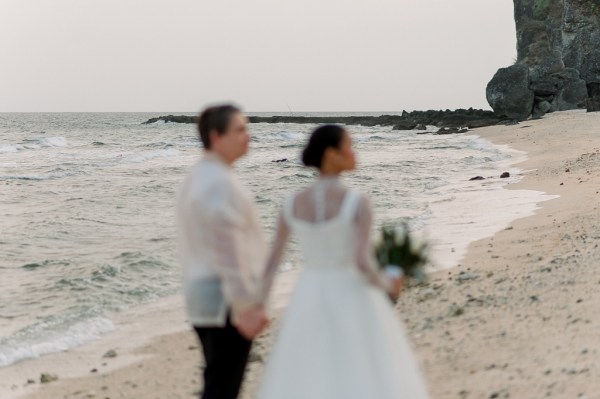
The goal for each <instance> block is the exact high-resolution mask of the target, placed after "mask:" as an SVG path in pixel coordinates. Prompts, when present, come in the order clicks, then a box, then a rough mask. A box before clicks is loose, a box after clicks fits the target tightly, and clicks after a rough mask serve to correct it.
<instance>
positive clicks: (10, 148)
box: [0, 144, 23, 154]
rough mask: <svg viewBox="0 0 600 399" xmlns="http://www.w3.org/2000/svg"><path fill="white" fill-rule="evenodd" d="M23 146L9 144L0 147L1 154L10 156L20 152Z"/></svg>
mask: <svg viewBox="0 0 600 399" xmlns="http://www.w3.org/2000/svg"><path fill="white" fill-rule="evenodd" d="M22 148H23V146H22V145H19V144H8V145H0V154H10V153H15V152H19V150H20V149H22Z"/></svg>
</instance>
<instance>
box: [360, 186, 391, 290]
mask: <svg viewBox="0 0 600 399" xmlns="http://www.w3.org/2000/svg"><path fill="white" fill-rule="evenodd" d="M356 223H357V229H356V231H357V233H356V234H357V240H356V243H357V244H356V251H355V254H354V256H355V260H356V265H357V266H358V269H359V270H360V272H361V273H363V274H364V275H365V277H366V278H367V280H369V282H370V283H371V284H373V285H375V286H377V287H380V288H382V289H383V290H385V291H386V292H389V291H390V290H391V283H390V282H389V281H388V279H387V278H385V276H384V275H383V274H382V273H380V271H379V268H378V267H377V261H376V260H375V256H374V254H373V247H372V245H371V239H370V236H371V225H372V223H373V212H372V210H371V204H370V202H369V199H368V198H367V197H365V196H363V197H361V199H360V201H359V204H358V210H357V213H356Z"/></svg>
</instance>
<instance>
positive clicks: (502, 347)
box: [0, 111, 600, 399]
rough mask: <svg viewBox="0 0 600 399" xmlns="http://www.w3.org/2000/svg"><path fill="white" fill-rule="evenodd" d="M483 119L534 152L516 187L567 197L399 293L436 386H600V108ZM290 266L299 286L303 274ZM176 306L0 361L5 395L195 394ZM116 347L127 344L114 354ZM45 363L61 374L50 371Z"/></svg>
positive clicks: (491, 392) (446, 390) (477, 392)
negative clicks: (83, 339) (151, 324)
mask: <svg viewBox="0 0 600 399" xmlns="http://www.w3.org/2000/svg"><path fill="white" fill-rule="evenodd" d="M474 132H475V133H476V134H477V135H479V136H481V137H483V138H486V139H489V140H491V141H492V142H494V143H496V144H507V145H510V146H511V147H512V148H515V149H518V150H523V151H526V152H527V153H528V158H529V159H528V160H527V161H526V162H525V163H524V164H522V165H518V166H519V167H520V168H522V169H523V170H525V171H529V172H527V173H526V176H525V178H524V179H523V180H522V181H521V182H520V183H517V184H513V185H510V186H509V187H508V188H514V189H531V190H538V191H544V192H546V193H548V194H557V195H560V197H559V198H557V199H555V200H551V201H548V202H544V203H543V204H541V208H540V209H539V210H538V211H537V213H536V215H534V216H531V217H527V218H523V219H520V220H517V221H515V222H514V223H512V224H511V226H510V227H509V228H507V229H506V230H503V231H501V232H500V233H498V234H496V235H495V236H493V237H490V238H487V239H484V240H480V241H477V242H475V243H473V244H472V245H471V246H470V247H469V251H468V253H467V256H466V257H465V258H464V259H463V260H462V261H461V264H460V265H459V266H458V267H456V268H454V269H451V270H446V271H440V272H436V273H434V274H432V275H431V279H430V282H429V284H428V285H426V286H421V287H412V288H410V289H408V290H407V291H406V292H405V293H404V295H403V296H402V298H401V299H400V301H399V303H398V310H399V317H401V318H402V319H403V320H404V322H405V325H406V329H407V331H408V332H409V336H410V338H411V339H412V342H413V343H414V346H415V351H416V353H417V355H418V357H419V359H420V361H421V363H422V365H423V372H424V374H425V376H426V379H427V381H428V383H429V387H430V391H431V395H432V398H435V399H446V398H448V399H450V398H453V399H455V398H458V399H463V398H509V397H510V398H527V399H529V398H547V397H554V398H561V399H562V398H589V399H591V398H600V368H599V367H598V366H597V365H596V364H597V363H598V359H599V356H600V317H597V310H598V308H599V307H600V273H599V271H600V265H598V263H597V261H598V260H599V259H600V248H598V243H600V226H599V223H598V220H599V217H600V211H599V209H598V200H599V199H600V194H599V191H600V178H599V176H600V113H590V114H587V113H585V112H581V111H572V112H562V113H556V114H551V115H548V116H546V117H545V118H544V119H541V120H536V121H528V122H523V123H520V124H519V125H515V126H495V127H488V128H482V129H477V130H476V131H474ZM498 172H502V171H498ZM489 212H494V209H489ZM284 278H285V279H286V281H285V283H286V284H287V285H289V284H290V281H291V280H293V278H291V279H290V278H289V276H286V277H284ZM284 291H285V289H283V290H282V292H284ZM282 295H283V294H282ZM276 301H280V298H276ZM162 306H165V305H162ZM170 306H172V308H173V309H175V310H173V312H171V313H170V316H169V317H167V318H165V316H164V314H165V312H164V309H162V313H161V311H160V309H158V310H156V311H155V315H162V316H155V317H156V323H157V330H155V331H142V330H140V328H141V327H140V326H138V325H136V323H135V322H133V321H132V322H131V323H130V324H129V325H128V326H126V327H124V328H125V331H129V330H127V329H130V334H131V335H130V336H131V340H130V341H129V343H128V344H127V345H123V343H122V340H121V341H119V342H120V343H119V344H118V345H119V346H118V347H111V341H110V337H107V338H106V339H103V340H101V341H97V342H96V343H94V344H91V345H87V346H85V347H81V348H77V349H74V350H71V351H69V352H66V353H59V354H54V355H49V356H45V357H44V358H42V359H38V360H32V361H25V362H21V363H19V364H17V365H14V366H11V367H8V368H4V369H0V397H2V398H3V399H5V398H10V397H16V396H23V397H25V398H27V399H42V398H43V399H60V398H101V399H104V398H110V399H117V398H128V399H130V398H148V399H151V398H157V399H158V398H161V399H164V398H192V397H194V396H193V395H194V392H196V391H197V390H198V389H199V388H200V384H201V377H200V370H199V364H200V362H201V357H200V352H199V349H198V343H197V342H196V339H195V337H194V336H193V335H192V334H191V333H190V332H173V331H177V330H181V329H182V328H184V326H185V322H184V317H183V314H182V312H181V303H180V302H179V301H177V300H175V299H173V300H172V303H171V304H170ZM277 312H279V310H277ZM277 312H276V314H277ZM152 314H154V313H153V312H152V311H149V312H148V316H147V317H153V316H152ZM144 325H146V326H147V325H148V323H144ZM160 325H163V326H165V325H166V326H168V328H166V329H164V328H163V330H161V329H159V328H158V327H159V326H160ZM169 329H171V330H173V331H168V330H169ZM272 330H273V329H271V330H269V331H267V332H266V333H265V334H264V336H263V337H261V338H260V339H259V340H258V342H257V344H256V345H255V348H254V350H253V352H254V353H253V355H252V359H251V363H250V364H249V373H248V376H247V380H246V383H245V386H244V392H243V394H242V398H243V399H250V398H252V397H253V393H254V390H255V389H256V385H257V381H258V380H259V379H260V373H261V370H262V366H263V361H264V359H266V357H267V355H268V348H269V346H270V342H271V340H272V336H273V333H272ZM122 333H123V331H121V334H122ZM141 336H153V338H152V339H151V340H150V341H144V340H140V339H139V338H138V337H141ZM115 342H117V341H115ZM115 345H116V343H115ZM108 349H115V350H116V351H117V353H118V356H117V357H115V358H108V359H105V358H102V355H103V353H104V352H106V351H107V350H108ZM93 369H96V371H94V372H92V370H93ZM44 371H50V372H55V373H56V374H59V377H60V379H59V380H58V381H55V382H51V383H48V384H40V383H39V375H40V373H41V372H44ZM28 379H34V380H35V382H34V383H30V384H27V380H28ZM597 392H598V393H597Z"/></svg>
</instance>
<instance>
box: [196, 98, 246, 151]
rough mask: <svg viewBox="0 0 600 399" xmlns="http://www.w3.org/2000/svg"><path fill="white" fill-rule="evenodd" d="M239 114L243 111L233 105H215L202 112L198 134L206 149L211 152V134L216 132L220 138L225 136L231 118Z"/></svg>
mask: <svg viewBox="0 0 600 399" xmlns="http://www.w3.org/2000/svg"><path fill="white" fill-rule="evenodd" d="M238 112H241V110H240V109H239V108H238V107H236V106H233V105H231V104H223V105H215V106H213V107H208V108H206V109H205V110H204V111H202V113H201V114H200V118H199V119H198V133H199V134H200V141H202V144H203V145H204V148H206V149H207V150H210V137H209V136H210V132H212V131H213V130H214V131H216V132H217V134H218V135H219V136H222V135H223V134H225V132H226V131H227V128H228V127H229V123H230V122H231V118H232V117H233V115H235V114H237V113H238Z"/></svg>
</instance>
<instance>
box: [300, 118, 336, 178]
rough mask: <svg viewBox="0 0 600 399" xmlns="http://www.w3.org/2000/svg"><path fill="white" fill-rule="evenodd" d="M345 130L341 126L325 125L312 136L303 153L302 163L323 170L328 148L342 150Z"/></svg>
mask: <svg viewBox="0 0 600 399" xmlns="http://www.w3.org/2000/svg"><path fill="white" fill-rule="evenodd" d="M344 133H345V130H344V128H343V127H341V126H339V125H323V126H319V127H318V128H316V129H315V131H314V132H313V133H312V134H311V136H310V139H309V140H308V144H307V145H306V147H305V148H304V151H302V163H303V164H304V165H306V166H314V167H315V168H321V163H322V162H323V155H325V151H326V150H327V148H340V144H341V142H342V138H343V137H344Z"/></svg>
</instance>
